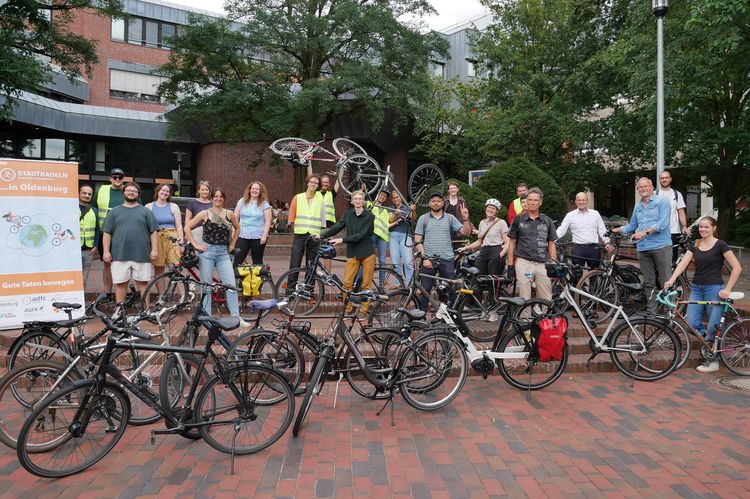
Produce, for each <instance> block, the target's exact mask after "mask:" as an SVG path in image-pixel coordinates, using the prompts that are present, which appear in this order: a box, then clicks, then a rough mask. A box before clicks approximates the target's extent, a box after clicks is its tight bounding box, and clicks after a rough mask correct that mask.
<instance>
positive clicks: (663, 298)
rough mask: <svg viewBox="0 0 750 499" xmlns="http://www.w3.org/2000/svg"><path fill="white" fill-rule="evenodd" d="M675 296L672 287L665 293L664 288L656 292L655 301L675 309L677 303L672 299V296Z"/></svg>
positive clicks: (674, 290)
mask: <svg viewBox="0 0 750 499" xmlns="http://www.w3.org/2000/svg"><path fill="white" fill-rule="evenodd" d="M674 296H677V290H676V289H673V290H671V291H669V292H668V293H666V294H665V290H663V289H662V290H661V291H659V292H658V293H657V294H656V301H658V302H659V303H661V304H662V305H664V306H665V307H668V308H671V309H675V308H677V303H676V302H675V301H673V300H672V297H674Z"/></svg>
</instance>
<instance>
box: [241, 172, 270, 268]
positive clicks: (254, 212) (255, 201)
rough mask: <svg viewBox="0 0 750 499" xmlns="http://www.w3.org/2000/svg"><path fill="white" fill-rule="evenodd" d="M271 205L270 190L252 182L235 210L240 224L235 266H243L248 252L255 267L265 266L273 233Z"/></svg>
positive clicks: (259, 183) (261, 184)
mask: <svg viewBox="0 0 750 499" xmlns="http://www.w3.org/2000/svg"><path fill="white" fill-rule="evenodd" d="M271 211H272V210H271V205H270V204H269V203H268V190H266V186H265V185H263V183H262V182H250V183H249V184H247V187H245V194H244V196H243V197H242V198H240V200H239V201H237V206H236V207H235V208H234V216H235V217H236V218H237V219H238V220H239V222H240V238H239V239H238V240H237V248H238V249H239V251H238V252H237V254H236V255H235V256H234V266H235V267H237V266H238V265H242V264H243V263H244V262H245V258H247V254H248V252H249V253H250V257H251V258H252V260H253V265H263V254H264V253H265V251H266V243H267V242H268V233H269V232H270V231H271V219H272V218H273V214H272V213H271Z"/></svg>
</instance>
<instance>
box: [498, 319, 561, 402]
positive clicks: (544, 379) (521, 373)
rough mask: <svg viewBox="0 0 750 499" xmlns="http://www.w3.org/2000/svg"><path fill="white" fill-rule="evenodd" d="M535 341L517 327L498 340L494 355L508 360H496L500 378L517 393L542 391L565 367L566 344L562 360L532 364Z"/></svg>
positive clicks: (522, 329)
mask: <svg viewBox="0 0 750 499" xmlns="http://www.w3.org/2000/svg"><path fill="white" fill-rule="evenodd" d="M533 342H534V339H533V337H532V336H531V334H530V332H529V330H528V329H524V328H519V327H518V326H516V325H513V327H512V328H511V329H510V330H509V331H508V332H507V333H506V334H505V335H504V336H503V337H502V338H501V339H500V343H499V344H498V348H497V352H499V353H503V354H507V355H508V358H501V359H496V360H495V363H496V364H497V367H498V370H499V371H500V375H501V376H502V377H503V379H504V380H505V381H506V382H508V384H509V385H510V386H512V387H515V388H518V389H519V390H539V389H542V388H545V387H547V386H549V385H551V384H552V383H554V382H555V381H557V379H558V378H560V376H561V375H562V373H563V371H564V370H565V366H567V365H568V345H567V344H566V345H565V348H563V353H562V359H560V360H551V361H545V362H541V361H534V360H533V359H531V358H530V354H531V352H532V350H533Z"/></svg>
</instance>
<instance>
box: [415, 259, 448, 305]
mask: <svg viewBox="0 0 750 499" xmlns="http://www.w3.org/2000/svg"><path fill="white" fill-rule="evenodd" d="M430 262H432V268H431V269H426V268H424V267H422V269H421V270H420V271H419V272H420V274H425V275H435V274H438V275H439V276H440V277H442V278H443V279H455V278H456V270H455V268H454V267H453V260H452V259H451V260H442V259H440V258H432V259H430ZM436 282H437V281H435V279H430V278H429V277H422V278H421V284H422V287H423V288H424V289H425V291H426V292H427V294H429V293H430V291H431V290H432V288H433V287H434V286H435V284H436ZM455 294H456V293H455V292H453V291H450V292H449V295H450V298H449V300H450V303H449V304H448V305H449V306H450V305H451V304H452V303H453V298H454V297H455ZM429 304H430V301H429V299H428V298H427V296H425V295H424V294H423V295H421V296H420V297H419V308H420V309H422V310H424V311H425V312H426V311H427V306H428V305H429Z"/></svg>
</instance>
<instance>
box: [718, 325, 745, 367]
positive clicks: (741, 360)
mask: <svg viewBox="0 0 750 499" xmlns="http://www.w3.org/2000/svg"><path fill="white" fill-rule="evenodd" d="M719 356H720V357H721V360H722V362H724V365H725V366H727V368H728V369H729V370H730V371H732V372H733V373H735V374H738V375H740V376H750V318H747V317H743V318H741V319H739V320H736V321H734V322H732V323H731V324H729V325H728V326H727V327H725V328H724V331H722V333H721V336H719Z"/></svg>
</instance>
